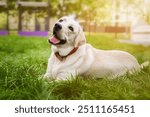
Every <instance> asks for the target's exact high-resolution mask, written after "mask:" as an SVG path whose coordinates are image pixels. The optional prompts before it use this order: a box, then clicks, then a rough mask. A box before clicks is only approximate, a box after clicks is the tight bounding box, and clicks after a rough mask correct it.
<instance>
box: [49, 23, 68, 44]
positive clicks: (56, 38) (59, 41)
mask: <svg viewBox="0 0 150 117" xmlns="http://www.w3.org/2000/svg"><path fill="white" fill-rule="evenodd" d="M61 29H62V25H61V24H59V23H56V24H55V25H54V28H53V35H54V37H52V38H51V39H49V40H48V41H49V43H50V44H53V45H61V44H65V43H66V40H63V39H60V37H59V36H58V33H59V31H60V30H61Z"/></svg>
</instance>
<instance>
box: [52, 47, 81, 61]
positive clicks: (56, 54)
mask: <svg viewBox="0 0 150 117" xmlns="http://www.w3.org/2000/svg"><path fill="white" fill-rule="evenodd" d="M77 49H78V47H76V48H73V49H72V50H71V51H70V52H69V54H67V55H66V56H61V55H60V54H59V52H56V53H55V56H56V57H57V58H58V59H59V60H60V61H63V60H65V59H66V58H67V57H68V56H70V55H72V54H73V53H75V52H76V51H77Z"/></svg>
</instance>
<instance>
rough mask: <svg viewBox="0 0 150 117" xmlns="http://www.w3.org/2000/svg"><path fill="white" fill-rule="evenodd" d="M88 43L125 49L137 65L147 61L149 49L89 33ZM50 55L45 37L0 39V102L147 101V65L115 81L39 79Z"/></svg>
mask: <svg viewBox="0 0 150 117" xmlns="http://www.w3.org/2000/svg"><path fill="white" fill-rule="evenodd" d="M87 42H88V43H91V44H92V45H93V46H94V47H96V48H99V49H105V50H108V49H118V50H125V51H128V52H130V53H131V54H133V55H134V56H135V57H136V58H137V59H138V61H139V62H140V63H142V62H144V61H145V60H149V61H150V47H143V46H138V45H130V44H123V43H119V42H118V41H117V40H115V39H113V38H112V35H108V34H107V35H104V34H101V35H100V34H99V35H98V34H95V35H94V34H92V35H91V36H87ZM49 55H50V46H49V44H48V43H47V39H46V38H40V37H19V36H1V37H0V99H35V100H38V99H44V100H45V99H52V100H55V99H77V100H78V99H98V100H99V99H100V100H101V99H102V100H103V99H150V66H149V67H147V68H145V69H143V70H142V71H141V72H140V73H138V74H134V75H126V76H123V77H120V78H117V79H114V80H108V79H106V78H104V79H99V80H96V79H92V78H91V79H89V78H88V79H86V78H85V79H80V78H79V77H77V78H76V79H73V80H69V81H61V82H51V83H49V82H46V81H44V80H43V79H42V77H43V75H44V73H45V71H46V66H47V59H48V57H49Z"/></svg>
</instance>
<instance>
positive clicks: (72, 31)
mask: <svg viewBox="0 0 150 117" xmlns="http://www.w3.org/2000/svg"><path fill="white" fill-rule="evenodd" d="M49 42H50V43H51V44H52V45H55V46H58V45H65V44H69V45H71V46H74V47H78V46H80V45H83V44H84V43H85V42H86V39H85V35H84V33H83V31H82V28H81V26H80V25H79V23H78V22H77V21H75V19H74V18H73V17H67V16H65V17H62V18H60V19H59V20H58V21H57V22H56V23H55V25H54V27H53V37H51V38H50V39H49Z"/></svg>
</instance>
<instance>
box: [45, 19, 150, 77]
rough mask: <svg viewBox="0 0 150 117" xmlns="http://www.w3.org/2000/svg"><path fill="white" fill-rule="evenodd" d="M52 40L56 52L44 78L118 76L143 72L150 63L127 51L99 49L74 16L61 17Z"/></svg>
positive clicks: (49, 61)
mask: <svg viewBox="0 0 150 117" xmlns="http://www.w3.org/2000/svg"><path fill="white" fill-rule="evenodd" d="M48 41H49V43H50V44H51V45H52V46H51V49H52V53H51V56H50V58H49V59H48V65H47V71H46V73H45V75H44V78H46V79H49V80H66V79H69V78H71V77H75V76H77V75H79V76H83V77H87V76H88V77H89V76H90V77H94V78H105V77H107V78H116V77H119V76H122V75H124V74H126V73H127V72H129V73H133V72H135V71H140V69H141V68H143V67H144V66H147V65H148V64H149V63H148V62H146V63H143V64H142V65H140V64H139V63H138V61H137V60H136V58H135V57H134V56H132V55H131V54H129V53H128V52H125V51H119V50H107V51H106V50H98V49H96V48H94V47H92V46H91V45H90V44H87V43H86V38H85V35H84V33H83V30H82V28H81V26H80V25H79V23H78V22H77V21H75V19H73V18H72V17H67V16H64V17H62V18H60V19H59V20H58V21H57V22H56V23H55V25H54V27H53V36H52V37H51V38H49V39H48Z"/></svg>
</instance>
